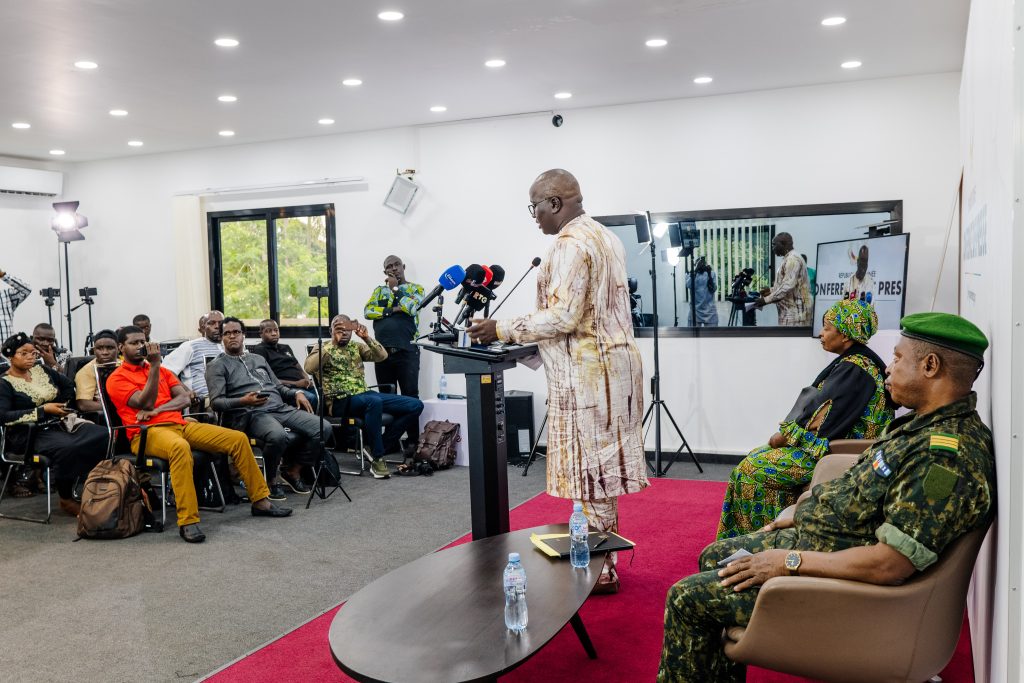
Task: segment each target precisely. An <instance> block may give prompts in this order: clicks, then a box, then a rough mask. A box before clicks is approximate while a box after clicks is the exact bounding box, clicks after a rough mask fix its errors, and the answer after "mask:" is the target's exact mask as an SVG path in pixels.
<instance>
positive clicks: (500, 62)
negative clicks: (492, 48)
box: [484, 59, 505, 69]
mask: <svg viewBox="0 0 1024 683" xmlns="http://www.w3.org/2000/svg"><path fill="white" fill-rule="evenodd" d="M484 66H486V67H490V68H491V69H500V68H501V67H503V66H505V60H504V59H488V60H487V61H486V62H484Z"/></svg>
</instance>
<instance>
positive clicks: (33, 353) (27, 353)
mask: <svg viewBox="0 0 1024 683" xmlns="http://www.w3.org/2000/svg"><path fill="white" fill-rule="evenodd" d="M14 355H15V356H33V357H34V356H38V355H39V352H38V351H36V350H35V349H27V350H26V349H21V350H18V351H15V352H14Z"/></svg>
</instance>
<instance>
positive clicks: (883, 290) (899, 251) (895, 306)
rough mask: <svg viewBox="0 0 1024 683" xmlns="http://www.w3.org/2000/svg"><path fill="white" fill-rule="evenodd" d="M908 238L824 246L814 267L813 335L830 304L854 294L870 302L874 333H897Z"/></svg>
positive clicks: (889, 238)
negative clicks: (875, 323)
mask: <svg viewBox="0 0 1024 683" xmlns="http://www.w3.org/2000/svg"><path fill="white" fill-rule="evenodd" d="M909 246H910V235H908V234H906V233H903V234H900V235H889V236H886V237H874V238H866V237H865V238H864V239H857V240H845V241H842V242H825V243H823V244H819V245H818V260H817V262H816V263H815V268H816V273H815V286H814V334H815V336H817V334H818V333H819V332H820V331H821V317H822V316H823V315H824V314H825V311H827V310H828V309H829V307H830V306H832V304H834V303H835V302H837V301H839V300H840V299H843V298H849V296H850V294H851V293H854V294H855V295H856V297H857V298H858V299H860V298H862V297H863V298H865V299H867V297H868V295H870V298H871V304H872V306H874V307H875V312H876V313H877V314H878V329H880V330H898V329H899V328H900V318H902V317H903V301H904V298H905V296H906V282H907V249H908V248H909Z"/></svg>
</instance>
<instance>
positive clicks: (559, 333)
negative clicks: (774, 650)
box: [468, 169, 647, 593]
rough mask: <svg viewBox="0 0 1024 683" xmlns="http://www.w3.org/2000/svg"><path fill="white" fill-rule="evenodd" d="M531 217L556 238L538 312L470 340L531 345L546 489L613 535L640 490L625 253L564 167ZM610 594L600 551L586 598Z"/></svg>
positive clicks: (642, 471) (482, 326) (615, 581)
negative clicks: (541, 409) (543, 406)
mask: <svg viewBox="0 0 1024 683" xmlns="http://www.w3.org/2000/svg"><path fill="white" fill-rule="evenodd" d="M529 211H530V215H531V216H532V217H533V218H534V219H535V220H536V222H537V225H538V226H539V227H540V229H541V231H542V232H543V233H544V234H545V235H555V236H556V238H555V242H554V244H552V245H551V247H550V248H549V249H548V253H547V256H546V257H545V259H544V263H543V265H541V267H540V270H539V271H538V274H537V311H536V312H534V313H531V314H530V315H526V316H522V317H520V318H514V319H512V320H502V321H494V320H479V321H475V322H474V324H473V325H472V326H471V327H470V328H469V330H468V332H469V336H470V337H471V338H472V339H473V340H474V341H476V342H479V343H484V344H489V343H491V342H493V341H496V340H499V339H500V340H501V341H506V342H515V343H519V344H526V343H533V342H536V343H537V345H538V347H539V349H540V354H541V357H542V358H543V360H544V369H545V373H546V374H547V380H548V443H547V471H548V486H547V491H548V493H549V494H550V495H552V496H558V497H560V498H570V499H572V500H573V501H579V502H582V503H583V511H584V513H586V515H587V519H588V521H589V522H590V525H591V527H592V528H593V529H596V530H598V531H617V530H618V496H621V495H625V494H628V493H636V492H637V491H640V490H642V489H643V488H644V487H646V486H647V472H646V467H645V463H644V445H643V436H642V434H641V424H640V423H641V418H642V417H643V395H644V392H643V373H642V367H641V363H640V353H639V351H638V350H637V347H636V343H635V341H634V340H633V320H632V318H631V316H630V302H629V286H628V284H627V281H626V263H625V250H624V249H623V246H622V242H621V241H619V238H618V237H616V236H615V235H614V234H613V233H612V232H611V231H610V230H608V229H607V228H605V227H604V226H603V225H601V224H600V223H598V222H597V221H595V220H594V219H592V218H591V217H590V216H588V215H587V214H586V212H585V211H584V210H583V196H582V194H581V192H580V186H579V183H578V182H577V181H576V178H575V177H573V175H572V174H571V173H569V172H568V171H564V170H561V169H554V170H550V171H546V172H544V173H542V174H541V175H540V176H539V177H538V178H537V179H536V180H535V181H534V182H533V185H532V186H531V187H530V204H529ZM618 588H619V577H618V574H617V573H616V571H615V557H614V553H609V554H608V558H607V560H606V561H605V566H604V569H603V571H602V573H601V578H600V580H599V581H598V584H597V587H596V588H595V592H599V593H614V592H617V591H618Z"/></svg>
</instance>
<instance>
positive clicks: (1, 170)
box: [0, 166, 64, 197]
mask: <svg viewBox="0 0 1024 683" xmlns="http://www.w3.org/2000/svg"><path fill="white" fill-rule="evenodd" d="M63 188H64V174H63V173H61V172H60V171H40V170H38V169H35V168H18V167H16V166H0V194H29V195H38V196H42V197H56V196H57V195H59V194H60V193H61V190H63Z"/></svg>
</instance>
